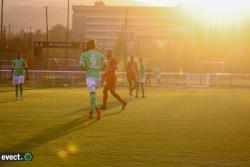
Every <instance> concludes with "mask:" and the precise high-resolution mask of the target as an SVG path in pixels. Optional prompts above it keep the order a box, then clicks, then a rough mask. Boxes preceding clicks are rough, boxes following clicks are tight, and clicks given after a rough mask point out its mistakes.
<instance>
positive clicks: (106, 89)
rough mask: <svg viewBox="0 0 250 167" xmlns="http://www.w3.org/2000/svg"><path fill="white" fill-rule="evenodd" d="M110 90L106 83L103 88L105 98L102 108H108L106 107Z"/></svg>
mask: <svg viewBox="0 0 250 167" xmlns="http://www.w3.org/2000/svg"><path fill="white" fill-rule="evenodd" d="M108 91H109V87H108V86H107V85H105V86H104V88H103V99H102V107H101V109H102V110H106V107H107V101H108Z"/></svg>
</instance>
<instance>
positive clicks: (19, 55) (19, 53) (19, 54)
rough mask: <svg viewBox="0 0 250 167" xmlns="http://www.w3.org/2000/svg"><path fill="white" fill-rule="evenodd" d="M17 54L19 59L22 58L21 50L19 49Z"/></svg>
mask: <svg viewBox="0 0 250 167" xmlns="http://www.w3.org/2000/svg"><path fill="white" fill-rule="evenodd" d="M16 56H17V58H18V59H20V57H21V52H20V51H17V52H16Z"/></svg>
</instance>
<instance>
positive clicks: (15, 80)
mask: <svg viewBox="0 0 250 167" xmlns="http://www.w3.org/2000/svg"><path fill="white" fill-rule="evenodd" d="M12 82H13V85H14V86H15V95H16V100H19V98H18V91H19V90H18V89H19V86H18V77H17V76H13V79H12Z"/></svg>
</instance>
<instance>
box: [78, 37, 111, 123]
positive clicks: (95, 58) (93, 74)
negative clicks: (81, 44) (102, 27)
mask: <svg viewBox="0 0 250 167" xmlns="http://www.w3.org/2000/svg"><path fill="white" fill-rule="evenodd" d="M80 65H81V67H82V68H83V69H84V70H86V73H87V74H86V83H87V87H88V89H89V92H90V112H89V118H90V119H91V118H93V111H96V115H97V116H96V119H97V120H100V118H101V111H100V110H99V108H98V102H97V98H96V88H97V87H98V85H99V83H100V79H101V71H102V70H104V69H105V68H106V66H107V60H106V58H105V57H104V56H103V54H102V53H100V52H98V51H97V50H96V42H95V40H90V41H88V42H87V51H86V52H84V53H82V54H81V57H80Z"/></svg>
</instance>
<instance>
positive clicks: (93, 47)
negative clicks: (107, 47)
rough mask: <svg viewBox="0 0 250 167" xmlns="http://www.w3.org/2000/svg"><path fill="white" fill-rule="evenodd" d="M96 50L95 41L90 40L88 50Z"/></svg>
mask: <svg viewBox="0 0 250 167" xmlns="http://www.w3.org/2000/svg"><path fill="white" fill-rule="evenodd" d="M95 48H96V41H95V40H89V41H88V42H87V50H92V49H95Z"/></svg>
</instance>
